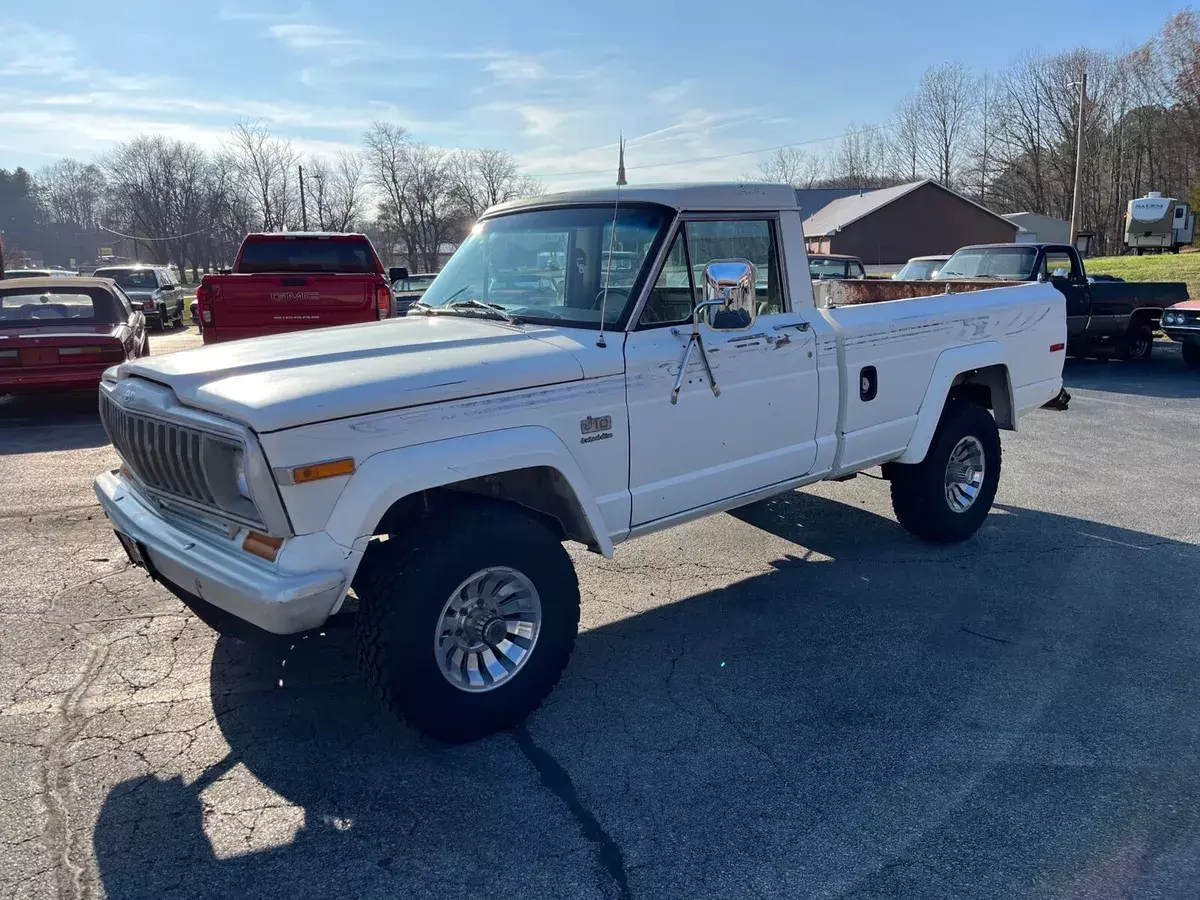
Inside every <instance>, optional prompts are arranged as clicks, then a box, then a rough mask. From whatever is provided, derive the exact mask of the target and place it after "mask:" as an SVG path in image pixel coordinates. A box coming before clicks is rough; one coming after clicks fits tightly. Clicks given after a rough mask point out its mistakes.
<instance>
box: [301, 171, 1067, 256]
mask: <svg viewBox="0 0 1200 900" xmlns="http://www.w3.org/2000/svg"><path fill="white" fill-rule="evenodd" d="M296 168H297V169H298V170H299V171H300V224H301V226H302V227H303V228H304V230H305V231H308V205H307V204H306V203H305V202H304V166H296ZM1075 181H1076V185H1075V194H1076V196H1077V197H1078V195H1079V184H1078V182H1079V176H1078V175H1076V176H1075ZM1072 240H1074V238H1072Z"/></svg>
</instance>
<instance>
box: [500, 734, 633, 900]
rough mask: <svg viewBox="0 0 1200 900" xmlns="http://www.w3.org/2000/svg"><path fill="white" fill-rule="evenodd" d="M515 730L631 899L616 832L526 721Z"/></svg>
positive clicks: (626, 899)
mask: <svg viewBox="0 0 1200 900" xmlns="http://www.w3.org/2000/svg"><path fill="white" fill-rule="evenodd" d="M512 734H513V739H514V740H516V742H517V746H518V747H519V748H520V749H521V752H522V753H524V754H525V758H526V759H528V760H529V762H530V764H531V765H532V766H533V767H534V768H535V769H536V770H537V773H538V775H539V776H540V777H541V779H542V784H543V785H545V786H546V789H547V790H549V791H550V793H552V794H554V796H556V797H558V799H559V800H561V801H562V802H563V803H564V804H565V805H566V807H567V810H568V811H569V812H570V813H571V816H572V817H573V818H574V819H575V821H576V822H577V823H579V829H580V831H582V832H583V836H584V837H585V838H586V839H587V840H588V841H590V842H591V843H593V844H595V845H596V852H597V856H598V857H599V860H600V865H601V867H603V869H604V870H605V871H606V872H607V873H608V875H609V877H610V878H612V880H613V882H614V883H615V884H616V886H617V896H618V897H620V898H621V900H629V898H631V897H632V896H633V895H632V894H631V893H630V892H629V876H628V874H627V872H626V869H625V854H623V853H622V852H621V848H620V846H619V845H618V844H617V842H616V841H614V840H613V839H612V836H611V835H609V833H608V832H607V831H605V830H604V827H603V826H602V825H601V824H600V823H599V822H598V821H597V820H596V817H595V816H594V815H593V814H592V812H591V810H589V809H588V808H587V807H586V806H584V805H583V802H582V801H581V800H580V799H579V794H578V793H577V792H576V791H575V784H574V783H573V782H572V781H571V776H570V775H569V774H568V773H567V770H566V769H564V768H563V767H562V765H561V764H560V763H559V762H558V760H556V759H555V758H554V757H553V756H551V755H550V754H549V753H548V752H546V751H545V750H543V749H542V748H541V747H539V746H538V745H537V744H536V743H535V742H534V740H533V737H532V736H531V735H530V734H529V729H528V728H527V727H526V726H525V725H519V726H517V727H516V728H515V729H513V733H512Z"/></svg>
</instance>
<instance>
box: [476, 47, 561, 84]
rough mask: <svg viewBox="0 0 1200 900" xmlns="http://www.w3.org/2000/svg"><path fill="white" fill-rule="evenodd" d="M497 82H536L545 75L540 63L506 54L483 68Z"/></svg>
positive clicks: (516, 55)
mask: <svg viewBox="0 0 1200 900" xmlns="http://www.w3.org/2000/svg"><path fill="white" fill-rule="evenodd" d="M484 68H485V70H486V71H488V72H491V73H492V75H494V76H495V77H496V80H497V81H537V80H538V79H540V78H542V77H544V76H545V74H546V70H545V68H544V67H543V66H542V64H541V63H540V62H538V61H537V60H536V59H534V58H533V57H531V56H522V55H521V54H518V53H507V54H504V55H502V56H498V57H497V58H496V59H493V60H492V61H491V62H489V63H488V64H487V65H486V66H485V67H484Z"/></svg>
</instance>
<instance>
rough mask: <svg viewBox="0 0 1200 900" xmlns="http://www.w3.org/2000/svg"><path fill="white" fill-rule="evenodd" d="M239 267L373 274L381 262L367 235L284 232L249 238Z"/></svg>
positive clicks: (257, 270) (262, 270)
mask: <svg viewBox="0 0 1200 900" xmlns="http://www.w3.org/2000/svg"><path fill="white" fill-rule="evenodd" d="M236 271H237V272H239V273H241V274H248V275H255V274H262V273H273V272H320V273H323V274H331V275H332V274H337V275H373V274H375V273H376V272H378V265H377V264H376V262H375V253H374V251H373V250H372V249H371V244H370V242H368V241H367V239H366V238H365V237H359V238H342V237H339V238H329V237H285V236H282V235H281V236H279V237H270V238H256V239H254V240H248V241H246V243H245V244H244V245H243V246H242V255H241V258H240V259H239V260H238V261H237V269H236Z"/></svg>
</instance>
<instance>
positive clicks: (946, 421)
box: [889, 400, 1000, 544]
mask: <svg viewBox="0 0 1200 900" xmlns="http://www.w3.org/2000/svg"><path fill="white" fill-rule="evenodd" d="M968 435H970V436H973V437H975V438H977V439H978V440H979V442H980V444H981V445H982V446H983V453H984V477H983V484H982V485H981V486H980V490H979V494H978V496H976V498H975V502H974V503H972V504H971V506H970V507H969V508H968V509H966V510H965V511H963V512H955V511H954V510H953V509H952V508H951V507H950V504H949V502H948V501H947V500H946V486H945V477H946V464H947V463H948V462H949V460H950V454H951V452H953V450H954V448H955V447H956V446H957V445H958V443H959V441H961V440H962V439H963V438H964V437H967V436H968ZM889 475H890V477H891V482H892V510H893V511H894V512H895V513H896V518H897V520H899V522H900V524H901V525H902V526H903V527H904V528H905V530H907V531H908V532H909V533H911V534H914V535H916V536H917V537H919V538H921V539H922V540H926V541H931V542H933V543H936V544H953V543H957V542H958V541H962V540H966V539H967V538H969V537H970V536H971V535H973V534H974V533H975V532H976V531H978V530H979V526H980V525H982V524H983V520H984V519H985V518H986V517H987V514H988V510H990V509H991V508H992V501H993V500H994V499H995V498H996V487H997V486H998V485H999V483H1000V431H999V429H998V428H997V427H996V420H995V419H993V418H992V415H991V413H989V412H988V411H987V410H986V409H984V408H983V407H982V406H979V405H978V404H976V403H970V402H967V401H964V400H950V401H949V402H947V404H946V408H945V409H944V410H943V411H942V419H941V421H940V422H939V423H938V427H937V430H936V431H935V432H934V434H933V441H932V442H931V443H930V445H929V452H928V453H926V454H925V459H924V460H922V461H921V462H919V463H915V464H911V465H905V464H900V463H894V464H892V465H891V466H889Z"/></svg>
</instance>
